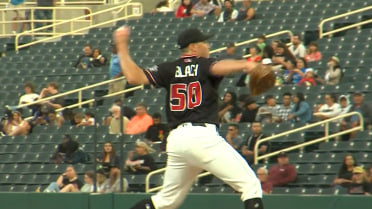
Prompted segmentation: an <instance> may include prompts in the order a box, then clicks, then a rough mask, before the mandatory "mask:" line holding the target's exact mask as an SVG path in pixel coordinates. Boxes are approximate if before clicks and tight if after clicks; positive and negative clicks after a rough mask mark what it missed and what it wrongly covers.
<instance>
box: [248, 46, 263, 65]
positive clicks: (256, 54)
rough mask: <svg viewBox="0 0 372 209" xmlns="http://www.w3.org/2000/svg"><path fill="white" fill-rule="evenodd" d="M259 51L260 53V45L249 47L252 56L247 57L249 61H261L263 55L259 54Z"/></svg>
mask: <svg viewBox="0 0 372 209" xmlns="http://www.w3.org/2000/svg"><path fill="white" fill-rule="evenodd" d="M259 53H260V48H258V46H251V47H249V54H250V56H249V57H248V58H247V61H252V62H261V56H260V55H259Z"/></svg>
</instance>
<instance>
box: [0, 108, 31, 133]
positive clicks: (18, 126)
mask: <svg viewBox="0 0 372 209" xmlns="http://www.w3.org/2000/svg"><path fill="white" fill-rule="evenodd" d="M2 127H3V130H2V131H3V132H4V133H5V135H8V136H19V135H22V136H24V135H27V134H28V133H29V132H30V130H31V125H30V123H29V122H28V121H25V120H23V119H22V116H21V113H20V112H18V111H13V112H12V113H11V117H9V118H8V119H5V120H3V121H2Z"/></svg>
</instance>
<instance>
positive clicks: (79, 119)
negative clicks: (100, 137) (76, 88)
mask: <svg viewBox="0 0 372 209" xmlns="http://www.w3.org/2000/svg"><path fill="white" fill-rule="evenodd" d="M81 122H83V115H82V114H81V113H75V114H74V125H77V124H80V123H81Z"/></svg>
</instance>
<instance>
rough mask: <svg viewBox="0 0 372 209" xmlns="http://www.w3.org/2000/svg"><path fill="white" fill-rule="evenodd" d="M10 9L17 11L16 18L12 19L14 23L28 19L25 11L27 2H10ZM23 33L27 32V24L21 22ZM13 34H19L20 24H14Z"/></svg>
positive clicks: (22, 0)
mask: <svg viewBox="0 0 372 209" xmlns="http://www.w3.org/2000/svg"><path fill="white" fill-rule="evenodd" d="M8 7H9V8H11V9H15V10H13V11H14V14H15V17H13V18H12V20H13V21H21V20H25V19H26V10H25V8H24V7H25V0H10V1H9V4H8ZM21 26H22V31H26V30H27V24H26V23H25V22H21ZM12 32H13V34H16V33H17V32H18V23H17V22H13V23H12Z"/></svg>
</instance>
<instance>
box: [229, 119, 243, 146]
mask: <svg viewBox="0 0 372 209" xmlns="http://www.w3.org/2000/svg"><path fill="white" fill-rule="evenodd" d="M225 139H226V141H227V142H228V143H229V144H230V145H231V146H232V147H234V149H236V150H238V148H239V146H240V145H241V144H242V143H243V139H242V138H241V137H240V136H239V126H238V125H237V124H229V126H228V127H227V134H226V137H225Z"/></svg>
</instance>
